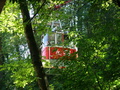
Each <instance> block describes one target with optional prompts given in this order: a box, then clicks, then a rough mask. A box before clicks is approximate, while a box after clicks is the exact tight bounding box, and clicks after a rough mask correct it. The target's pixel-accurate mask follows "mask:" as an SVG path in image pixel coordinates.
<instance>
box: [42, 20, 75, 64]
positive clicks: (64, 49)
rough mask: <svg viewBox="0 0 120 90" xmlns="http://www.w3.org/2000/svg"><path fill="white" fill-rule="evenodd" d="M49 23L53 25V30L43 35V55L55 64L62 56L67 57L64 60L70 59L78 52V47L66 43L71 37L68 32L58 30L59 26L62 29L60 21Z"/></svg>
mask: <svg viewBox="0 0 120 90" xmlns="http://www.w3.org/2000/svg"><path fill="white" fill-rule="evenodd" d="M49 25H51V28H52V31H51V33H47V34H46V35H44V36H43V39H42V43H43V44H42V57H43V59H44V60H47V61H49V62H50V64H52V65H53V64H54V63H55V62H57V60H58V59H61V58H62V57H65V58H64V60H68V59H70V58H71V57H72V56H73V53H75V52H76V49H75V47H73V46H74V45H72V44H69V45H68V46H65V45H64V43H65V42H66V41H68V39H69V38H68V35H67V32H64V31H63V30H58V28H59V29H62V26H61V22H60V21H58V22H52V23H51V24H49ZM70 45H71V47H70ZM62 66H63V65H62Z"/></svg>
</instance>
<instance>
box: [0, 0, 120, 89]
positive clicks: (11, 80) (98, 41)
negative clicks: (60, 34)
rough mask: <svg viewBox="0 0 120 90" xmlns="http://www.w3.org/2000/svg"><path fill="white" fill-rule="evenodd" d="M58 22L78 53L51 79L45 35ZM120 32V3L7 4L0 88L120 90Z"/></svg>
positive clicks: (3, 4)
mask: <svg viewBox="0 0 120 90" xmlns="http://www.w3.org/2000/svg"><path fill="white" fill-rule="evenodd" d="M57 20H60V21H61V25H62V30H63V31H64V32H68V38H69V39H68V40H67V41H66V42H65V43H64V45H63V46H65V47H67V46H71V45H74V46H75V47H76V52H75V53H74V57H72V56H71V57H70V58H69V59H66V58H64V57H62V58H59V59H58V60H57V62H56V63H55V64H54V65H55V66H54V69H51V68H49V69H50V70H51V71H50V72H51V74H50V75H48V76H47V75H46V71H45V68H44V67H43V65H42V62H44V61H45V60H42V55H41V45H42V38H41V37H42V36H43V34H44V35H45V34H47V33H52V32H51V31H52V30H51V27H50V26H49V25H48V23H49V22H52V21H57ZM119 34H120V0H101V1H98V0H1V1H0V89H1V90H7V89H10V90H12V89H16V90H19V89H20V90H33V89H34V90H38V89H40V90H49V89H50V90H89V89H90V90H119V89H120V83H119V82H120V68H119V66H120V60H119V59H120V43H119V42H120V37H119ZM67 54H68V53H67ZM67 54H66V55H67ZM68 56H69V54H68ZM61 63H64V66H65V68H61V69H60V68H58V65H59V64H61ZM37 83H38V84H37Z"/></svg>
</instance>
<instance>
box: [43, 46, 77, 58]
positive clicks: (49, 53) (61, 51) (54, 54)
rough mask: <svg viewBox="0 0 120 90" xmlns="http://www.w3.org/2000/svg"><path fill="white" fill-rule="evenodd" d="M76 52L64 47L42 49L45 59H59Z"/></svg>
mask: <svg viewBox="0 0 120 90" xmlns="http://www.w3.org/2000/svg"><path fill="white" fill-rule="evenodd" d="M74 52H76V49H69V48H63V47H45V48H43V49H42V56H43V57H44V59H58V58H60V57H63V56H65V55H70V54H72V53H74Z"/></svg>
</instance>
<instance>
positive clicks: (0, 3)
mask: <svg viewBox="0 0 120 90" xmlns="http://www.w3.org/2000/svg"><path fill="white" fill-rule="evenodd" d="M5 2H6V0H0V13H1V12H2V9H3V7H4V5H5Z"/></svg>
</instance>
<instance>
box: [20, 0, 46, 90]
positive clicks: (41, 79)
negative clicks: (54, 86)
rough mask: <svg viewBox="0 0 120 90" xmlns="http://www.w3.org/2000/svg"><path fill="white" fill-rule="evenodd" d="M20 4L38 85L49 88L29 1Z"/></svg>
mask: <svg viewBox="0 0 120 90" xmlns="http://www.w3.org/2000/svg"><path fill="white" fill-rule="evenodd" d="M19 4H20V9H21V13H22V17H23V25H24V32H25V35H26V39H27V42H28V46H29V49H30V53H31V58H32V63H33V66H34V69H35V72H36V74H37V78H38V79H37V80H38V85H39V87H40V89H41V90H47V86H46V82H45V73H44V70H43V66H42V62H41V57H40V52H39V50H38V47H37V44H36V41H35V38H34V34H33V30H32V25H31V22H30V14H29V11H28V7H27V2H26V0H20V2H19Z"/></svg>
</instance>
